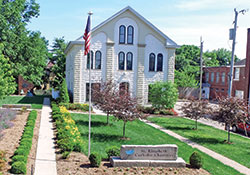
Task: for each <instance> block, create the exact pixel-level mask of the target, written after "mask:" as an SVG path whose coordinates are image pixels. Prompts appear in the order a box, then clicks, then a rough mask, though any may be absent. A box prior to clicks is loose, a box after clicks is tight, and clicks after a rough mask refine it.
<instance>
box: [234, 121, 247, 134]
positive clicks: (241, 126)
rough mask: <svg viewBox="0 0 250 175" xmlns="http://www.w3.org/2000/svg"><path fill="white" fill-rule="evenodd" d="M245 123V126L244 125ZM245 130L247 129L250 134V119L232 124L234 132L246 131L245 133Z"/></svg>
mask: <svg viewBox="0 0 250 175" xmlns="http://www.w3.org/2000/svg"><path fill="white" fill-rule="evenodd" d="M244 124H245V126H244ZM245 130H246V131H247V134H248V135H250V120H249V121H247V122H245V123H243V122H240V123H238V124H233V125H232V131H233V132H239V131H241V132H244V133H245Z"/></svg>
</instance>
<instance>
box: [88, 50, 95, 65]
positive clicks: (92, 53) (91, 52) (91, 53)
mask: <svg viewBox="0 0 250 175" xmlns="http://www.w3.org/2000/svg"><path fill="white" fill-rule="evenodd" d="M90 55H91V69H93V61H94V59H93V56H94V52H93V51H90V53H88V55H87V69H89V62H90Z"/></svg>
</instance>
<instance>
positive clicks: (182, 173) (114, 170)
mask: <svg viewBox="0 0 250 175" xmlns="http://www.w3.org/2000/svg"><path fill="white" fill-rule="evenodd" d="M58 151H59V150H58ZM56 159H57V174H60V175H69V174H70V175H81V174H88V175H92V174H93V175H94V174H95V175H96V174H97V175H110V174H111V175H116V174H120V175H125V174H152V175H153V174H164V175H165V174H168V175H176V174H178V175H201V174H202V175H208V174H209V173H208V172H207V171H205V170H203V169H192V168H162V167H133V168H124V167H111V164H110V163H109V161H102V163H101V166H100V167H99V168H93V167H90V163H89V161H88V157H87V156H85V155H84V154H82V153H76V152H72V153H71V154H70V157H69V158H68V159H62V158H61V155H60V154H57V156H56Z"/></svg>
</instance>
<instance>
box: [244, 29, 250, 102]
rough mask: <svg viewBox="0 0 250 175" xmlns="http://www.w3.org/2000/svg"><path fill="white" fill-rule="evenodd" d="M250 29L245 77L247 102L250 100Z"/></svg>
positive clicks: (248, 32)
mask: <svg viewBox="0 0 250 175" xmlns="http://www.w3.org/2000/svg"><path fill="white" fill-rule="evenodd" d="M249 76H250V28H248V29H247V49H246V65H245V77H246V79H245V80H246V86H245V87H246V89H245V95H244V96H245V100H250V98H249V96H250V89H249V88H250V84H249V83H250V77H249Z"/></svg>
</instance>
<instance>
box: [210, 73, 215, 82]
mask: <svg viewBox="0 0 250 175" xmlns="http://www.w3.org/2000/svg"><path fill="white" fill-rule="evenodd" d="M211 82H214V73H213V72H212V73H211Z"/></svg>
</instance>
